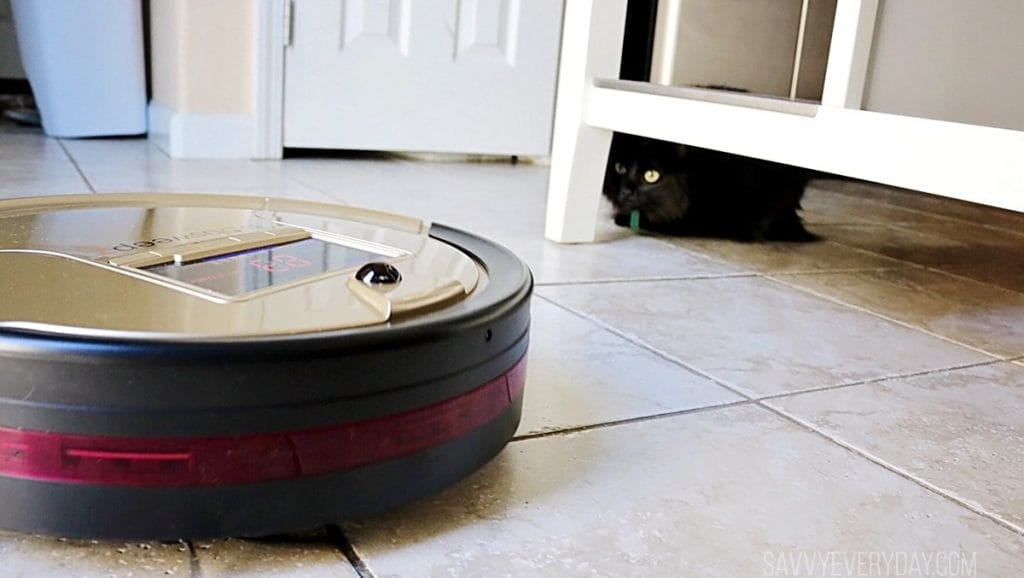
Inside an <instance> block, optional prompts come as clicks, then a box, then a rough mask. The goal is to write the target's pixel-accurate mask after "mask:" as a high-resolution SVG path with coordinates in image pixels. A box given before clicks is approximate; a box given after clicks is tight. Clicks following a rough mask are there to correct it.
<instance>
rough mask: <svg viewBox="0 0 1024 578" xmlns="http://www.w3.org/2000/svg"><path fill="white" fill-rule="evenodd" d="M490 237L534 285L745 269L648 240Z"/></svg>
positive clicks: (724, 273)
mask: <svg viewBox="0 0 1024 578" xmlns="http://www.w3.org/2000/svg"><path fill="white" fill-rule="evenodd" d="M494 239H495V240H496V241H497V242H499V243H502V244H504V245H505V246H506V247H508V248H509V249H510V250H512V251H513V252H515V253H516V254H517V255H518V256H519V257H520V258H521V259H523V260H524V261H525V262H526V264H527V265H529V267H530V269H531V270H532V271H533V274H534V277H535V281H536V282H537V284H539V285H545V284H551V283H573V282H580V283H586V282H593V281H622V280H636V279H685V278H693V277H718V276H730V275H742V274H746V273H747V271H746V270H745V269H743V268H740V267H736V266H733V265H729V264H725V263H720V262H717V261H715V260H713V259H709V258H708V257H705V256H703V255H700V254H698V253H695V252H693V251H688V250H685V249H678V248H675V247H672V246H671V245H668V244H666V243H663V242H661V241H660V240H658V239H653V238H648V237H640V236H637V237H631V238H624V239H621V240H618V241H615V242H608V243H597V244H593V245H560V244H558V243H554V242H552V241H547V240H544V239H540V238H536V237H535V238H532V239H523V238H503V237H502V236H500V235H498V236H495V237H494Z"/></svg>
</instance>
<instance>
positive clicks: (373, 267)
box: [356, 262, 402, 287]
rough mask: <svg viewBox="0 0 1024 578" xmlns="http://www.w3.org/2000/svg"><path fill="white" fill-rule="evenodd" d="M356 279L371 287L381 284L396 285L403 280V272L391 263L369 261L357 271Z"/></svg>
mask: <svg viewBox="0 0 1024 578" xmlns="http://www.w3.org/2000/svg"><path fill="white" fill-rule="evenodd" d="M356 279H359V280H360V281H362V282H363V283H366V284H367V285H369V286H370V287H379V286H381V285H396V284H398V282H399V281H401V280H402V274H401V273H399V271H398V268H396V267H395V266H394V265H392V264H390V263H380V262H374V263H367V264H365V265H363V266H362V267H360V268H359V270H358V271H356Z"/></svg>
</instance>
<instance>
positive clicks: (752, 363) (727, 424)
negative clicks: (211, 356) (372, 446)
mask: <svg viewBox="0 0 1024 578" xmlns="http://www.w3.org/2000/svg"><path fill="white" fill-rule="evenodd" d="M546 178H547V169H546V168H545V167H543V166H535V165H528V164H527V165H522V164H521V165H518V166H512V165H508V164H479V163H450V162H445V163H438V162H435V163H427V162H418V161H411V160H396V159H390V160H385V159H379V158H372V157H360V158H352V159H339V158H293V159H288V160H285V161H261V162H249V161H217V160H208V161H175V160H171V159H169V158H168V157H167V156H166V155H164V154H163V153H162V152H161V151H160V150H158V149H157V148H155V147H153V146H151V145H150V144H149V143H148V142H147V141H145V140H140V139H97V140H65V141H56V140H52V139H47V138H44V137H42V136H41V135H39V134H38V132H36V131H33V130H26V129H17V128H14V127H11V126H10V125H0V198H9V197H17V196H27V195H46V194H66V193H90V192H110V191H194V192H222V193H231V194H257V195H281V196H287V197H293V198H303V199H311V200H319V201H328V202H340V203H350V204H358V205H364V206H369V207H374V208H379V209H385V210H393V211H399V212H408V213H410V214H414V215H417V216H421V217H424V218H427V219H431V220H435V221H438V222H444V223H446V224H449V225H453V226H457V227H462V228H465V229H468V230H471V231H473V232H477V233H480V234H483V235H485V236H488V237H491V238H493V239H495V240H497V241H499V242H501V243H503V244H505V245H507V246H508V247H510V248H511V249H513V250H514V251H516V252H517V253H518V254H519V255H520V256H521V257H522V258H523V259H524V260H526V261H527V262H528V263H529V264H530V266H531V268H532V269H533V271H534V274H535V278H536V281H537V290H536V293H535V299H534V306H533V321H534V322H533V329H532V336H533V338H532V353H531V359H530V367H529V374H528V385H527V395H526V407H525V410H524V411H525V415H524V417H523V421H522V424H521V427H520V429H519V432H518V434H517V438H516V439H515V440H514V441H513V442H512V443H511V444H510V445H509V446H508V448H507V449H506V450H505V451H504V452H503V453H502V454H501V455H499V457H497V458H496V459H495V460H494V461H493V462H492V463H490V464H488V465H487V466H485V467H484V468H483V469H482V470H481V471H479V472H477V473H476V474H474V475H472V476H470V477H469V478H467V479H466V480H464V481H463V482H461V483H459V484H457V485H455V486H454V487H452V488H450V489H449V490H447V491H445V492H442V493H441V494H439V495H437V496H434V497H432V498H429V499H427V500H425V501H423V502H421V503H418V504H415V505H412V506H410V507H407V508H404V509H402V510H399V511H396V512H391V513H388V514H386V515H382V516H378V517H375V518H372V519H368V520H362V521H357V522H343V523H340V524H339V525H337V526H332V527H329V528H326V529H311V530H310V533H308V534H303V535H296V536H284V537H276V538H268V539H263V540H242V539H230V540H215V541H202V542H180V543H169V544H168V543H122V542H91V541H82V540H77V541H76V540H61V539H59V538H47V537H39V536H29V535H20V534H16V533H9V532H8V533H0V562H2V566H0V576H25V577H37V576H203V577H214V576H246V577H263V576H267V577H269V576H296V577H299V576H301V577H306V576H310V577H321V576H359V577H363V578H366V577H370V576H379V577H383V576H410V577H418V576H470V577H481V576H742V577H746V576H794V575H803V576H806V575H818V576H880V575H882V576H884V575H891V576H897V575H975V576H991V577H1012V576H1022V575H1024V215H1018V214H1012V213H1007V212H1002V211H996V210H993V209H988V208H984V207H976V206H970V205H965V204H962V203H958V202H953V201H949V200H945V199H939V198H936V197H930V196H927V195H921V194H917V193H912V192H908V191H902V190H897V189H892V188H887V187H881V186H876V185H870V184H866V183H859V182H851V181H844V180H820V181H817V182H815V183H814V184H813V186H812V187H810V189H809V191H808V194H807V197H806V202H805V206H806V211H805V216H806V220H807V222H808V223H809V228H811V229H812V230H813V231H815V232H817V233H819V234H821V235H823V236H824V237H825V238H826V241H824V242H821V243H816V244H812V245H798V246H793V245H785V244H775V245H772V244H769V245H748V244H739V243H731V242H726V241H709V240H694V239H662V238H656V237H650V236H637V235H633V234H631V233H630V232H628V231H624V230H621V229H616V228H614V227H612V226H609V225H608V224H603V225H602V226H601V229H600V239H601V242H599V243H596V244H592V245H581V246H559V245H556V244H553V243H550V242H547V241H545V240H544V239H543V236H542V230H543V218H544V195H545V181H546ZM0 507H3V505H2V503H0ZM872 563H873V564H874V565H872ZM858 564H860V566H858ZM901 564H902V565H901ZM915 570H917V571H918V573H917V574H911V573H910V572H913V571H915ZM801 572H802V573H801ZM900 572H902V574H901V573H900ZM929 572H930V573H929ZM943 572H944V573H945V574H943Z"/></svg>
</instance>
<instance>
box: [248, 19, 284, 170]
mask: <svg viewBox="0 0 1024 578" xmlns="http://www.w3.org/2000/svg"><path fill="white" fill-rule="evenodd" d="M291 6H292V0H257V3H256V14H255V21H256V30H255V51H254V52H255V62H254V63H253V117H254V121H255V122H254V127H255V130H254V131H253V132H254V134H253V156H252V158H254V159H279V158H281V157H282V156H283V155H284V134H283V132H284V131H283V129H284V51H285V48H286V47H287V46H288V43H289V41H290V38H289V37H290V36H291V30H290V27H291V22H290V18H289V12H290V10H291Z"/></svg>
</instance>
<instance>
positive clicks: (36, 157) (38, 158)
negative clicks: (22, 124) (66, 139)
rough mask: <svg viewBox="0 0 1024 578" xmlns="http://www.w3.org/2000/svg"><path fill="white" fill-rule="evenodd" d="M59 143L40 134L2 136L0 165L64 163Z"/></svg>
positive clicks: (64, 157)
mask: <svg viewBox="0 0 1024 578" xmlns="http://www.w3.org/2000/svg"><path fill="white" fill-rule="evenodd" d="M66 160H68V156H67V154H66V153H65V152H64V149H63V148H61V145H60V141H58V140H57V139H53V138H48V137H46V136H43V135H42V134H41V133H40V134H27V133H25V134H18V133H14V134H4V135H3V136H0V163H4V162H10V161H32V162H45V161H66Z"/></svg>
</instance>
